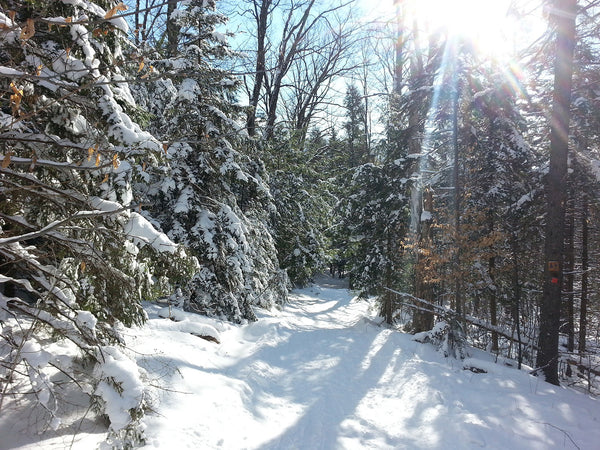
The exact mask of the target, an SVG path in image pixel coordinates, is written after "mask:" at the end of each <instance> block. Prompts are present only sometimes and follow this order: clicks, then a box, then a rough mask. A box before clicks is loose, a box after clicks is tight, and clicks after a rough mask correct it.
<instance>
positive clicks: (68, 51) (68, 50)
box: [65, 47, 71, 59]
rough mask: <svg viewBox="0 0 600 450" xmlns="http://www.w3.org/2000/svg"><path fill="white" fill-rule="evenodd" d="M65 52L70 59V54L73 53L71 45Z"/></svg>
mask: <svg viewBox="0 0 600 450" xmlns="http://www.w3.org/2000/svg"><path fill="white" fill-rule="evenodd" d="M65 53H66V54H67V59H69V55H70V54H71V47H67V49H66V50H65Z"/></svg>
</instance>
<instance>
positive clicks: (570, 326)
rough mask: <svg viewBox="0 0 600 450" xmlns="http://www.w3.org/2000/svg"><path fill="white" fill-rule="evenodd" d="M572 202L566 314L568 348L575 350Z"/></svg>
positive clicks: (567, 265) (569, 222)
mask: <svg viewBox="0 0 600 450" xmlns="http://www.w3.org/2000/svg"><path fill="white" fill-rule="evenodd" d="M571 200H572V204H571V206H570V207H569V208H568V214H567V236H566V243H567V248H566V255H565V271H566V274H565V292H566V294H567V301H566V305H565V306H566V315H567V350H568V351H570V352H572V351H573V350H575V325H574V324H575V320H574V316H575V314H574V310H573V303H574V301H575V293H574V291H573V289H574V285H575V205H574V202H575V199H574V198H572V199H571Z"/></svg>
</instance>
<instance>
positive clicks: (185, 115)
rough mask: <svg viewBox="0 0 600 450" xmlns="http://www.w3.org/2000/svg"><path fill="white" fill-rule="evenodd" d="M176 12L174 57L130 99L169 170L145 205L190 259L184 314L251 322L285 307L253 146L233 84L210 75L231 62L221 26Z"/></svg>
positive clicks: (201, 11) (201, 6)
mask: <svg viewBox="0 0 600 450" xmlns="http://www.w3.org/2000/svg"><path fill="white" fill-rule="evenodd" d="M182 6H183V9H179V10H175V11H173V13H172V20H173V21H175V24H176V26H175V27H174V28H177V29H179V30H180V35H179V38H178V43H177V46H176V47H177V49H178V50H177V52H176V54H175V55H172V56H170V57H165V58H159V59H154V60H151V61H149V64H151V65H152V67H153V68H154V69H155V70H157V71H158V72H160V74H161V76H162V78H161V79H160V80H158V81H156V82H154V83H150V84H147V83H143V84H140V85H139V86H138V87H137V89H136V90H137V95H138V97H140V101H142V102H145V104H146V105H147V108H148V110H149V111H150V112H151V113H152V115H153V116H154V119H153V120H152V123H151V127H152V129H153V130H155V133H156V134H157V135H158V136H160V138H161V139H162V140H163V141H165V142H166V144H165V153H166V156H167V159H168V162H169V167H168V168H167V170H166V172H167V173H166V174H165V176H164V179H163V180H162V182H161V184H160V186H157V187H156V189H154V190H153V191H151V192H149V193H148V195H149V196H150V197H151V198H152V199H153V200H154V204H155V209H154V212H155V215H156V218H157V220H158V222H159V223H160V225H161V227H162V228H163V229H164V230H165V232H166V233H167V234H168V236H169V237H171V238H172V239H173V240H174V241H176V242H178V243H181V244H184V245H185V246H186V247H188V248H190V249H191V250H192V254H193V255H194V256H195V257H196V258H197V259H198V263H199V267H198V270H197V271H196V274H195V276H194V279H193V280H192V282H191V284H190V285H189V286H188V288H187V292H188V294H187V298H186V299H185V302H184V303H185V305H184V306H185V308H186V309H188V310H190V311H195V312H199V313H202V314H208V315H215V316H220V317H224V318H226V319H228V320H232V321H235V322H240V321H242V320H246V319H248V320H255V314H254V311H253V306H261V307H266V308H268V307H271V306H273V305H274V304H279V303H282V302H283V301H284V300H285V298H286V290H287V287H286V280H285V277H284V275H283V274H282V273H281V272H280V271H279V268H278V263H277V259H276V250H275V247H274V241H273V238H272V236H271V230H270V228H269V226H268V223H269V217H270V215H271V214H272V212H273V210H274V205H273V201H272V198H271V196H270V192H269V187H268V184H267V175H266V172H265V168H264V166H263V163H262V162H261V160H260V158H259V157H258V154H257V151H256V150H255V149H254V146H253V145H254V144H253V143H252V142H251V141H250V140H248V139H247V137H245V131H243V128H242V127H241V126H240V125H238V124H237V123H236V122H235V120H234V119H233V118H234V117H235V115H236V114H237V111H236V110H235V108H234V106H233V103H232V99H233V96H234V93H235V90H236V88H237V82H236V80H235V79H234V78H233V77H232V76H231V75H229V74H228V73H227V72H226V71H224V70H222V69H219V68H217V67H216V62H217V61H219V60H222V59H223V58H227V57H231V56H232V53H231V51H230V50H229V48H228V46H227V42H226V36H224V35H222V34H220V33H218V32H216V31H215V26H216V25H218V24H221V23H224V22H225V20H226V18H225V17H224V16H222V15H220V14H217V13H216V12H215V10H214V7H215V5H214V2H206V1H193V2H189V3H188V4H185V5H182Z"/></svg>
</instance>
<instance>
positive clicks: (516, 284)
mask: <svg viewBox="0 0 600 450" xmlns="http://www.w3.org/2000/svg"><path fill="white" fill-rule="evenodd" d="M515 228H516V227H515ZM510 242H511V252H512V260H513V269H512V271H513V273H512V282H513V307H512V311H513V321H514V323H515V327H516V329H517V361H518V364H519V367H518V368H519V370H521V364H522V363H523V344H522V342H521V281H520V279H519V248H518V242H517V235H516V234H515V233H511V241H510Z"/></svg>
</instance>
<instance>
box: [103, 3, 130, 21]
mask: <svg viewBox="0 0 600 450" xmlns="http://www.w3.org/2000/svg"><path fill="white" fill-rule="evenodd" d="M126 10H127V6H125V5H124V4H123V3H119V4H118V5H116V6H114V7H113V8H111V9H110V10H109V11H108V12H107V13H106V15H105V16H104V18H105V19H110V18H111V17H113V16H114V15H115V14H117V13H118V12H119V11H126Z"/></svg>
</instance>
